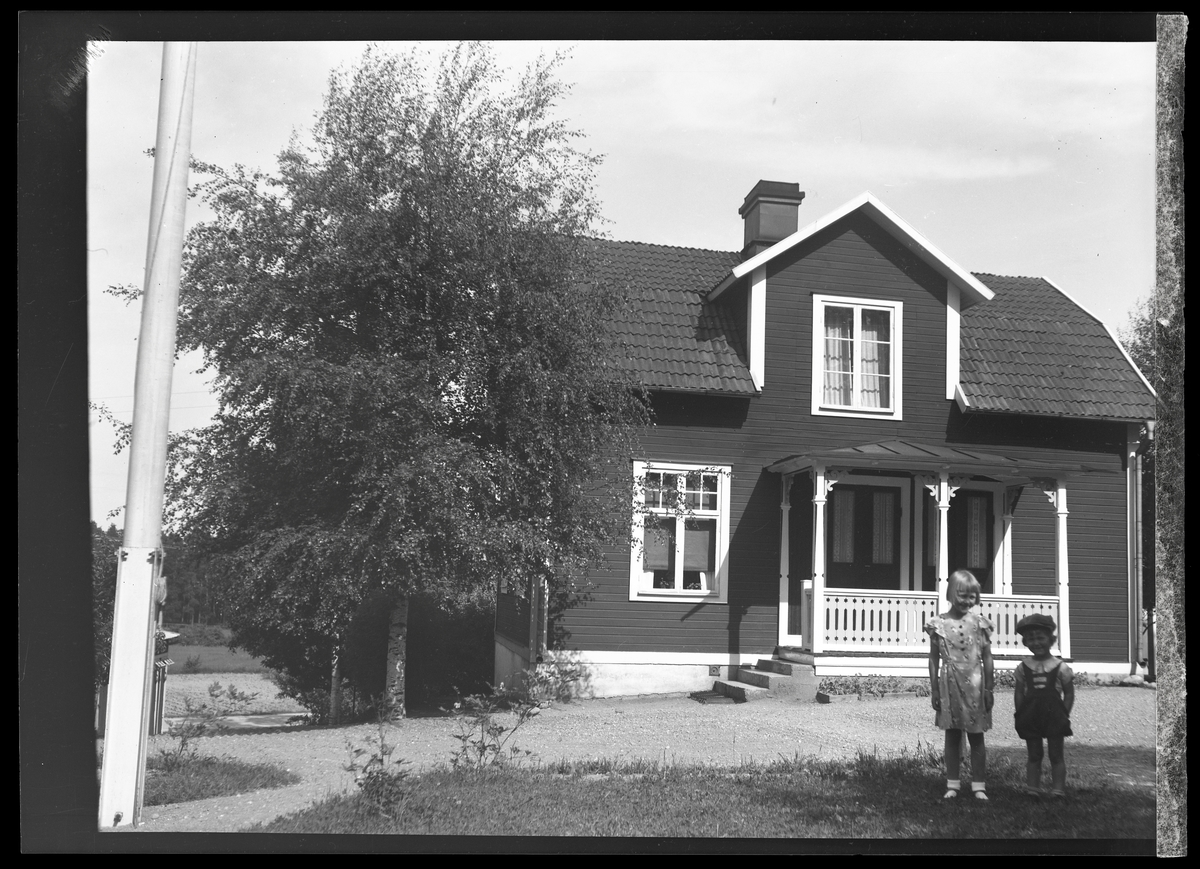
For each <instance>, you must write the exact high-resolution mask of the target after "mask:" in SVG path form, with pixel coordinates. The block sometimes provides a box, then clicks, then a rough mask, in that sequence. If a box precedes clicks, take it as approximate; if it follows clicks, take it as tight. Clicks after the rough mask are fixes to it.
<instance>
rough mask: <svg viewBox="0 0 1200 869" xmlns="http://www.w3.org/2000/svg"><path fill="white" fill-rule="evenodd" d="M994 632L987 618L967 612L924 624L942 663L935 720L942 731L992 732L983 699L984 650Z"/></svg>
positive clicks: (939, 673)
mask: <svg viewBox="0 0 1200 869" xmlns="http://www.w3.org/2000/svg"><path fill="white" fill-rule="evenodd" d="M993 630H994V627H993V625H992V623H991V622H990V621H988V619H987V617H986V616H982V615H979V614H978V613H974V612H971V611H969V610H968V611H967V613H966V614H965V615H964V616H963V617H962V618H961V619H956V618H952V617H951V616H950V615H949V614H946V615H940V616H934V617H933V618H931V619H930V620H929V621H928V622H926V623H925V631H926V633H928V634H929V639H930V642H934V643H937V644H938V653H939V657H940V658H941V661H942V663H941V667H940V668H939V670H938V692H939V696H940V697H941V707H942V708H941V709H940V710H939V711H938V713H937V716H936V718H935V719H934V723H935V724H937V726H938V727H940V728H941V729H942V730H965V731H966V732H967V733H985V732H986V731H988V730H991V729H992V713H991V711H990V710H988V708H987V705H986V704H985V703H984V699H983V650H984V649H986V648H990V647H991V644H992V631H993Z"/></svg>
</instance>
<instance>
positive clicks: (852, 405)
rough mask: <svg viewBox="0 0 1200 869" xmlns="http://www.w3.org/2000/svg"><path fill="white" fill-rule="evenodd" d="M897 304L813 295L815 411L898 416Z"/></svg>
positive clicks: (898, 346) (898, 344)
mask: <svg viewBox="0 0 1200 869" xmlns="http://www.w3.org/2000/svg"><path fill="white" fill-rule="evenodd" d="M901 308H902V306H901V304H900V303H899V302H887V303H882V302H877V303H872V302H868V301H864V300H858V299H843V298H839V297H836V296H814V302H813V412H814V413H835V414H851V415H858V414H864V415H872V416H876V415H878V416H885V417H889V418H899V417H900V371H899V360H900V312H901Z"/></svg>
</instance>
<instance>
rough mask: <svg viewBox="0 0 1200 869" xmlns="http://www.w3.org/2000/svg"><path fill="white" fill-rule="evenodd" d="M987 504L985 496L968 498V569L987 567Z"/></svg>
mask: <svg viewBox="0 0 1200 869" xmlns="http://www.w3.org/2000/svg"><path fill="white" fill-rule="evenodd" d="M986 523H987V502H986V501H985V499H984V497H983V496H980V495H970V496H968V498H967V567H987V564H988V562H987V554H986V551H987V524H986Z"/></svg>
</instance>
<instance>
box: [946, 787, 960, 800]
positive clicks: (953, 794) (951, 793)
mask: <svg viewBox="0 0 1200 869" xmlns="http://www.w3.org/2000/svg"><path fill="white" fill-rule="evenodd" d="M942 799H943V800H955V799H958V788H946V792H945V793H944V794H942Z"/></svg>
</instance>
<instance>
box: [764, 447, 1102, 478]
mask: <svg viewBox="0 0 1200 869" xmlns="http://www.w3.org/2000/svg"><path fill="white" fill-rule="evenodd" d="M814 465H833V466H836V467H841V468H870V469H880V470H902V471H923V472H930V471H949V472H951V473H956V474H980V475H985V476H990V477H999V478H1000V479H1012V478H1030V477H1046V476H1050V475H1061V474H1078V473H1089V472H1096V471H1100V470H1102V469H1100V468H1097V467H1093V466H1090V465H1082V464H1079V463H1078V462H1043V461H1036V460H1033V459H1018V458H1014V457H1012V456H1001V455H996V454H992V453H985V452H981V451H980V450H977V449H974V448H970V449H968V448H966V447H951V446H947V445H945V444H927V443H919V442H917V441H901V440H895V441H880V442H877V443H870V444H861V445H860V446H856V447H824V448H815V449H811V450H808V451H806V452H803V453H797V454H795V455H791V456H787V457H786V458H782V459H780V460H779V461H777V462H774V463H773V464H770V465H767V468H766V469H767V470H768V471H770V472H772V473H776V474H791V473H794V472H796V471H803V470H805V469H807V468H811V467H813V466H814Z"/></svg>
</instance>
